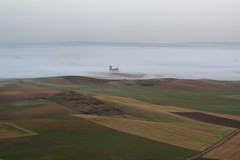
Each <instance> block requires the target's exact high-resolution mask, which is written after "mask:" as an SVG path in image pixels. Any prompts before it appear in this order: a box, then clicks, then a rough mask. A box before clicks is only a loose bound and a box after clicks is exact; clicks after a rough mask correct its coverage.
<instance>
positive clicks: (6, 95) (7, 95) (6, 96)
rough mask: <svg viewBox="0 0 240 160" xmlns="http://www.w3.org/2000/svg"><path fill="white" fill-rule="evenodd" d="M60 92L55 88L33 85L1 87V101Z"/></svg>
mask: <svg viewBox="0 0 240 160" xmlns="http://www.w3.org/2000/svg"><path fill="white" fill-rule="evenodd" d="M60 92H61V91H58V90H54V89H49V88H41V87H32V86H12V87H1V88H0V102H2V101H14V100H23V99H32V98H37V97H45V96H49V95H52V94H57V93H60Z"/></svg>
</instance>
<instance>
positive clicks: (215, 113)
mask: <svg viewBox="0 0 240 160" xmlns="http://www.w3.org/2000/svg"><path fill="white" fill-rule="evenodd" d="M0 95H2V96H1V97H0V144H1V145H0V158H1V159H3V160H18V159H24V160H38V159H39V160H69V159H70V160H79V159H84V160H146V159H148V160H159V159H160V160H185V159H187V158H188V157H191V156H194V155H196V154H197V153H200V152H201V151H203V150H204V149H206V148H207V147H209V146H211V145H213V144H214V143H216V142H218V141H219V140H221V139H222V138H224V137H226V136H227V135H228V134H230V133H231V132H233V131H235V130H236V129H237V128H239V127H240V126H239V127H238V123H239V120H240V116H239V115H240V108H239V106H240V100H239V99H238V98H235V97H236V96H234V95H240V82H228V81H208V80H176V79H160V80H142V81H140V80H133V81H130V80H123V81H115V80H98V79H92V78H86V77H85V78H84V77H56V78H55V77H51V78H38V79H24V81H23V82H21V81H19V80H17V79H12V80H5V81H4V83H2V85H1V86H0ZM229 97H230V98H229ZM232 97H234V98H232ZM56 98H57V99H56ZM59 98H60V99H62V100H59ZM99 106H101V107H100V108H98V107H99ZM79 107H82V108H81V109H79ZM84 107H85V108H84ZM91 107H92V108H91ZM99 109H100V110H99ZM113 111H114V114H110V113H112V112H113ZM115 111H118V112H119V114H117V113H118V112H115ZM99 113H101V114H100V115H99ZM176 113H198V114H204V115H209V116H210V117H219V118H220V119H221V120H223V121H224V120H226V121H228V122H233V121H234V122H236V125H234V126H226V125H222V123H219V124H216V123H212V121H200V120H199V119H193V118H190V117H186V116H182V115H180V114H176ZM9 124H13V125H10V126H11V127H9V126H8V127H7V125H9ZM14 126H15V127H14ZM20 128H23V130H21V129H20ZM30 133H35V134H32V135H28V134H30ZM11 135H12V136H11ZM26 135H28V136H26ZM238 137H239V136H237V137H235V139H236V140H238V139H237V138H238ZM235 139H233V140H234V141H236V140H235ZM233 140H232V141H229V142H227V143H226V144H224V145H222V146H221V147H222V148H221V147H219V148H217V149H215V150H212V151H211V152H209V153H208V154H206V155H205V156H204V157H205V158H217V159H219V160H221V159H223V160H225V159H224V158H228V159H229V160H236V157H237V156H238V155H239V154H238V153H239V150H238V148H239V144H235V143H233ZM224 148H231V149H229V151H226V155H225V154H224V155H222V154H220V153H221V150H224ZM230 155H232V156H230ZM224 156H225V157H224Z"/></svg>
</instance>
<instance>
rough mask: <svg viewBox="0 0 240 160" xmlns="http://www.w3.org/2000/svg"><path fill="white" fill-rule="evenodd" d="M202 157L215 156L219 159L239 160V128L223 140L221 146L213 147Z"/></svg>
mask: <svg viewBox="0 0 240 160" xmlns="http://www.w3.org/2000/svg"><path fill="white" fill-rule="evenodd" d="M204 157H206V158H216V159H221V160H239V159H240V130H238V133H237V134H236V135H234V136H233V137H231V138H230V139H228V140H227V141H225V142H224V143H223V144H222V145H221V146H219V147H217V148H215V149H213V150H212V151H211V152H209V153H207V154H206V155H205V156H204Z"/></svg>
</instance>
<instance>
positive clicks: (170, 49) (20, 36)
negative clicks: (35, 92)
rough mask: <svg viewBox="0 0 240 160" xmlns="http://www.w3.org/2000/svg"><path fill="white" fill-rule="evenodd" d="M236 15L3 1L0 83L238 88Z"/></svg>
mask: <svg viewBox="0 0 240 160" xmlns="http://www.w3.org/2000/svg"><path fill="white" fill-rule="evenodd" d="M239 15H240V1H239V0H195V1H193V0H79V1H78V0H34V1H33V0H1V1H0V78H11V77H19V78H20V77H46V76H61V75H88V76H97V77H102V78H166V77H167V78H194V79H198V78H200V79H204V78H207V79H224V80H240V43H239V42H240V30H239V28H240V21H239ZM176 42H181V43H176ZM109 65H113V67H119V68H120V73H119V74H109V72H108V67H109ZM123 73H124V74H123ZM125 73H128V74H125Z"/></svg>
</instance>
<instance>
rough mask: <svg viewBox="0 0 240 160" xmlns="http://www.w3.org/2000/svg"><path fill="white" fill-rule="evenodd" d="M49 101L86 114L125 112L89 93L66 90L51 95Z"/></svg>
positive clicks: (103, 114) (117, 113)
mask: <svg viewBox="0 0 240 160" xmlns="http://www.w3.org/2000/svg"><path fill="white" fill-rule="evenodd" d="M44 99H47V100H49V101H52V102H54V103H58V104H61V105H64V106H66V107H69V108H71V109H73V110H76V111H79V112H81V113H84V114H93V115H100V116H110V115H121V114H124V113H125V112H124V111H122V110H120V109H116V108H112V107H110V106H109V105H107V104H105V103H104V102H102V101H100V100H98V99H96V98H94V97H91V96H89V95H84V94H78V93H75V92H64V93H59V94H55V95H52V96H49V97H47V98H44Z"/></svg>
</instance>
